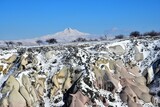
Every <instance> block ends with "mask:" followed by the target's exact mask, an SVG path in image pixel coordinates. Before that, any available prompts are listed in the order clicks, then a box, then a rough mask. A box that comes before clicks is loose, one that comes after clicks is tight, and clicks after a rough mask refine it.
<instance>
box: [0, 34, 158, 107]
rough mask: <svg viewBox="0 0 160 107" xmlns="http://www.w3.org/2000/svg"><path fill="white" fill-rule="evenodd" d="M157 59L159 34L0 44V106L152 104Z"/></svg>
mask: <svg viewBox="0 0 160 107" xmlns="http://www.w3.org/2000/svg"><path fill="white" fill-rule="evenodd" d="M66 32H68V31H66ZM159 59H160V39H156V40H153V39H131V40H121V41H118V40H113V41H103V42H89V43H72V44H63V45H58V44H56V45H54V46H53V45H52V46H41V47H39V46H37V47H23V48H22V47H19V48H18V47H17V48H16V49H12V50H0V106H2V105H9V106H10V105H11V104H13V105H14V106H13V107H18V106H20V105H21V106H26V105H27V106H33V107H37V106H38V107H44V106H45V107H52V106H53V107H60V106H64V107H91V106H100V107H127V106H129V107H140V106H143V107H156V106H158V103H160V102H158V99H159V96H158V91H159V90H160V89H159V88H160V87H159V85H157V84H158V82H159V80H158V79H156V78H157V77H155V76H156V74H157V73H159V72H160V70H159V65H160V63H159ZM156 80H158V82H157V81H156ZM155 81H156V82H155ZM155 83H156V84H155ZM149 85H150V86H149ZM147 86H149V88H148V87H147ZM150 92H152V93H150ZM14 99H16V100H14ZM20 102H21V103H20Z"/></svg>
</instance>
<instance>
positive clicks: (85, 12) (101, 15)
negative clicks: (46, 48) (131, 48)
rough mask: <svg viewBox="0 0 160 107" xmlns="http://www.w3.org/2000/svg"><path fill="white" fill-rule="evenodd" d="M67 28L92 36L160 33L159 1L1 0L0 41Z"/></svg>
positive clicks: (35, 35)
mask: <svg viewBox="0 0 160 107" xmlns="http://www.w3.org/2000/svg"><path fill="white" fill-rule="evenodd" d="M67 27H71V28H74V29H78V30H79V31H82V32H86V33H91V34H109V33H122V34H127V33H129V32H131V31H134V30H138V31H140V32H145V31H151V30H156V31H160V0H0V40H6V39H8V40H10V39H26V38H34V37H38V36H43V35H46V34H52V33H56V32H58V31H62V30H64V29H65V28H67Z"/></svg>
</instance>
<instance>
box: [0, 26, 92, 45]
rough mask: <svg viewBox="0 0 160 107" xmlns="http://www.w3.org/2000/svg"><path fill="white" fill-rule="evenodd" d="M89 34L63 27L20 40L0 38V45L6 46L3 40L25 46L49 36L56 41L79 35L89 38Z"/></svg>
mask: <svg viewBox="0 0 160 107" xmlns="http://www.w3.org/2000/svg"><path fill="white" fill-rule="evenodd" d="M90 35H91V34H89V33H83V32H80V31H78V30H76V29H71V28H66V29H64V31H60V32H57V33H54V34H48V35H44V36H41V37H36V38H28V39H20V40H4V41H1V40H0V46H6V43H5V42H7V41H13V42H14V43H16V42H22V43H23V45H27V46H28V45H37V43H36V41H37V40H42V41H43V42H45V41H46V40H47V39H50V38H55V39H56V40H57V41H58V42H71V41H73V40H75V39H77V38H79V37H82V38H89V36H90Z"/></svg>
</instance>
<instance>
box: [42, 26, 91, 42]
mask: <svg viewBox="0 0 160 107" xmlns="http://www.w3.org/2000/svg"><path fill="white" fill-rule="evenodd" d="M89 35H90V34H89V33H83V32H80V31H78V30H76V29H71V28H66V29H64V31H61V32H57V33H55V34H49V35H46V36H43V37H41V39H42V40H44V39H49V38H55V39H57V41H59V42H70V41H73V40H75V39H77V38H79V37H83V38H88V36H89Z"/></svg>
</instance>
